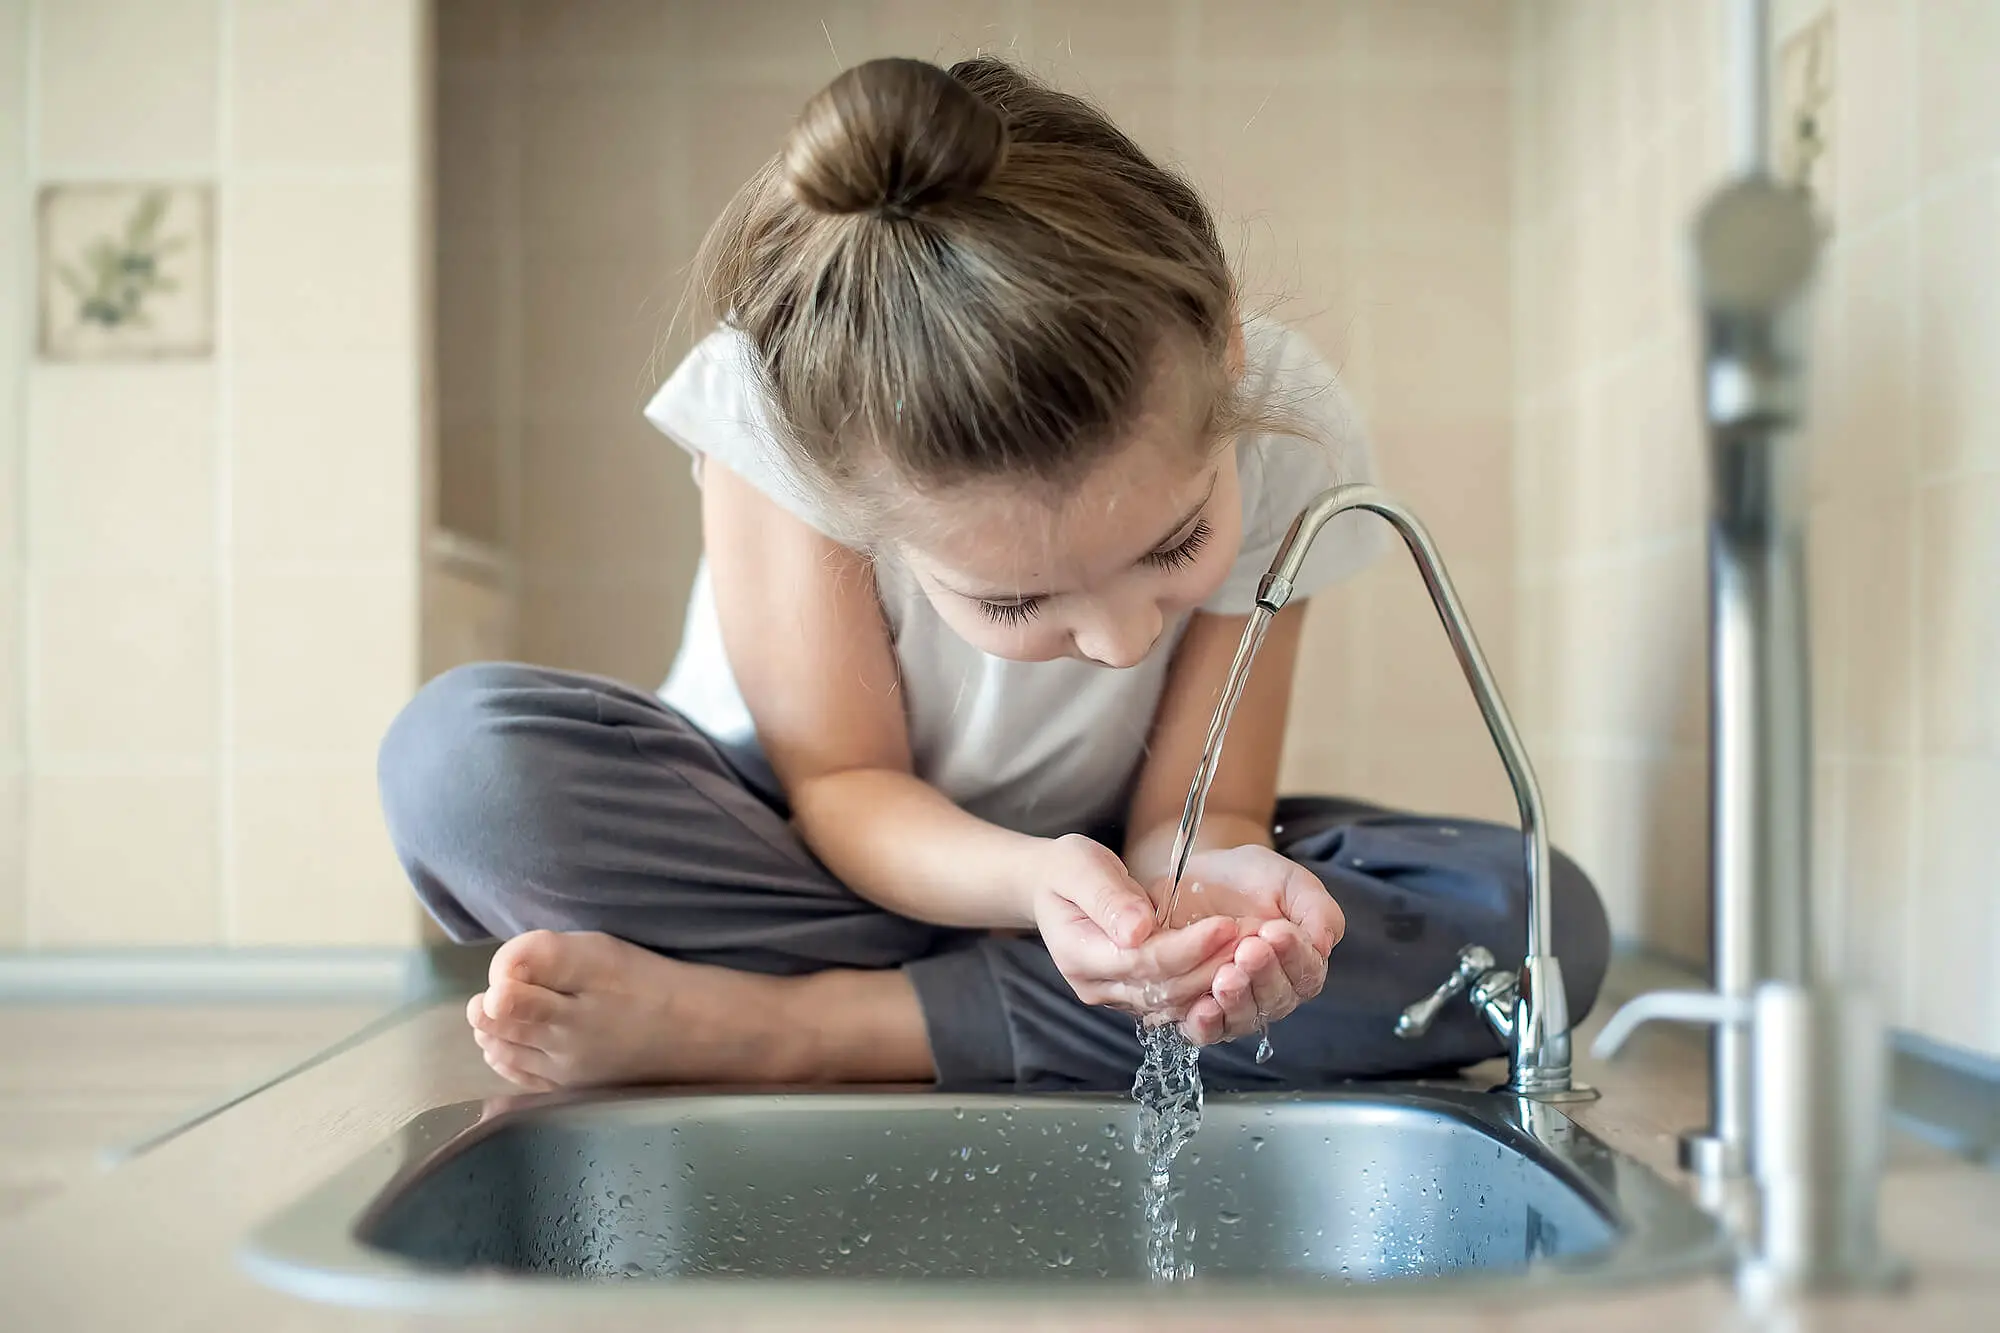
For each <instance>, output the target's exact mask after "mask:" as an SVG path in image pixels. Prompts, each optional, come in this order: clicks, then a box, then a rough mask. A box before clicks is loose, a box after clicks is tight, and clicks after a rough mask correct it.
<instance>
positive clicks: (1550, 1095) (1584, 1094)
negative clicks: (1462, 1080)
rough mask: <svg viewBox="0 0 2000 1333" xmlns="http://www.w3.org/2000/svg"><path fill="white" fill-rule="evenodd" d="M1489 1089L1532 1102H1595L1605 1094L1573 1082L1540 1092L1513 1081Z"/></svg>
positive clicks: (1584, 1084)
mask: <svg viewBox="0 0 2000 1333" xmlns="http://www.w3.org/2000/svg"><path fill="white" fill-rule="evenodd" d="M1487 1091H1488V1092H1506V1093H1512V1094H1513V1095H1514V1096H1516V1097H1523V1098H1526V1099H1527V1100H1528V1101H1531V1102H1550V1103H1561V1102H1594V1101H1596V1100H1597V1099H1598V1098H1599V1097H1602V1096H1603V1095H1604V1094H1603V1093H1601V1092H1599V1091H1598V1090H1597V1089H1596V1088H1593V1087H1591V1086H1590V1085H1589V1084H1588V1083H1572V1084H1570V1085H1569V1086H1568V1087H1566V1088H1549V1089H1547V1090H1545V1091H1539V1092H1530V1091H1527V1090H1524V1089H1521V1088H1517V1087H1515V1086H1514V1085H1513V1084H1512V1083H1496V1084H1494V1085H1493V1086H1492V1087H1491V1088H1488V1089H1487Z"/></svg>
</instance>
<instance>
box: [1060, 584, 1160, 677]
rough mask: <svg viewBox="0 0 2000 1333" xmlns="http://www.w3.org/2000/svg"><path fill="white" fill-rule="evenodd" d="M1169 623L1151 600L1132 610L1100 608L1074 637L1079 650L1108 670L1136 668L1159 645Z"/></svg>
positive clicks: (1080, 626)
mask: <svg viewBox="0 0 2000 1333" xmlns="http://www.w3.org/2000/svg"><path fill="white" fill-rule="evenodd" d="M1164 623H1165V621H1164V620H1163V619H1162V617H1161V615H1160V608H1159V607H1158V606H1156V605H1155V604H1154V603H1153V602H1152V601H1151V600H1147V601H1143V602H1140V603H1138V604H1136V605H1133V606H1130V607H1111V606H1100V607H1098V608H1096V614H1095V615H1093V616H1092V617H1091V619H1090V620H1089V621H1088V622H1087V623H1085V624H1080V625H1078V626H1077V628H1076V630H1075V632H1074V634H1073V635H1072V637H1073V639H1074V640H1075V643H1076V650H1077V651H1078V652H1079V653H1082V654H1083V655H1084V656H1085V657H1087V658H1089V659H1090V660H1091V661H1093V662H1096V663H1099V664H1100V665H1103V666H1108V667H1134V666H1137V665H1139V663H1141V662H1143V661H1145V660H1146V654H1148V653H1150V652H1152V651H1153V645H1154V644H1155V643H1156V642H1158V641H1159V638H1160V629H1161V627H1162V626H1163V625H1164Z"/></svg>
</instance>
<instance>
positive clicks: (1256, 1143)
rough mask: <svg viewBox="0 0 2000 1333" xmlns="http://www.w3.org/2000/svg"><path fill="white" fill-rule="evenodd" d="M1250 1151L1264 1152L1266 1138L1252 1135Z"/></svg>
mask: <svg viewBox="0 0 2000 1333" xmlns="http://www.w3.org/2000/svg"><path fill="white" fill-rule="evenodd" d="M1250 1151H1251V1152H1262V1151H1264V1136H1263V1135H1262V1134H1252V1135H1251V1136H1250Z"/></svg>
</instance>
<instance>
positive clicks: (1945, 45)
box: [1916, 0, 2000, 176]
mask: <svg viewBox="0 0 2000 1333" xmlns="http://www.w3.org/2000/svg"><path fill="white" fill-rule="evenodd" d="M1916 17H1917V68H1918V69H1919V70H1921V71H1922V75H1921V77H1920V78H1919V79H1918V87H1917V90H1916V91H1917V148H1918V154H1917V156H1918V165H1919V167H1920V169H1921V170H1922V171H1923V173H1924V174H1925V175H1926V176H1937V175H1941V174H1944V173H1947V172H1951V171H1955V170H1958V169H1959V168H1962V167H1966V166H1969V165H1972V164H1974V163H1976V162H1981V161H1985V160H1988V159H1990V158H1992V157H1993V156H1994V155H1995V154H1996V153H2000V80H1996V79H1995V78H1994V77H1993V71H1994V70H1995V69H2000V6H1995V5H1992V4H1989V3H1987V0H1918V3H1917V4H1916Z"/></svg>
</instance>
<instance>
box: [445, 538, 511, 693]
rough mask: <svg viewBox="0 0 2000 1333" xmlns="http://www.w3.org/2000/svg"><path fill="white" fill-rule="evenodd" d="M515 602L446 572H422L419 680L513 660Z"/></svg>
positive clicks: (482, 584)
mask: <svg viewBox="0 0 2000 1333" xmlns="http://www.w3.org/2000/svg"><path fill="white" fill-rule="evenodd" d="M514 621H515V614H514V600H513V598H512V597H511V596H509V595H508V594H507V593H506V592H505V591H504V590H503V589H501V588H498V587H495V586H493V585H492V584H490V583H485V582H481V581H478V580H475V579H471V578H467V577H465V576H463V575H461V574H457V573H455V572H454V571H452V570H450V569H447V568H440V567H437V566H435V565H434V566H432V567H431V568H429V569H427V570H425V571H424V621H423V676H424V679H426V680H428V679H430V678H431V677H432V676H435V675H438V674H440V673H442V672H445V671H449V670H450V669H451V668H453V667H455V666H462V665H464V664H465V663H468V662H505V661H510V660H512V659H513V658H514V656H515V652H514V642H515V633H514V629H515V626H514Z"/></svg>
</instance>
